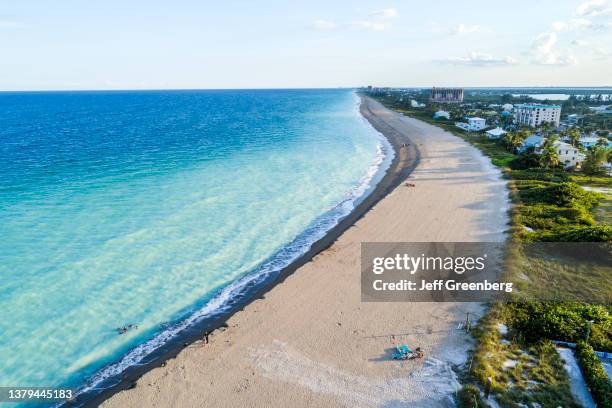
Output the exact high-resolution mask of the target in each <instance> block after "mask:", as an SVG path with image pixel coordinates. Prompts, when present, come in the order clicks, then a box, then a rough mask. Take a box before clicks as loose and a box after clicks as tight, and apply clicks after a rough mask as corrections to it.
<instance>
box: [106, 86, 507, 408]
mask: <svg viewBox="0 0 612 408" xmlns="http://www.w3.org/2000/svg"><path fill="white" fill-rule="evenodd" d="M361 111H362V113H363V114H364V116H365V117H366V118H367V119H368V120H369V121H370V123H372V125H373V126H374V127H375V128H376V129H378V130H379V131H381V132H382V133H384V134H385V135H386V136H387V137H388V138H389V140H390V141H391V142H392V144H393V145H394V146H395V148H396V151H397V153H398V155H397V157H396V160H394V163H393V164H392V167H391V169H390V170H389V172H390V176H392V175H393V176H394V177H395V178H392V177H391V178H390V177H387V178H386V181H385V180H383V182H386V183H388V186H387V187H388V188H389V189H392V191H391V192H390V193H389V194H388V195H385V194H386V193H387V192H388V191H378V192H376V191H375V192H374V193H373V194H382V195H385V196H384V198H382V200H380V201H378V202H376V196H373V198H372V200H374V201H373V202H372V204H374V203H375V204H374V206H373V207H372V208H370V209H369V211H367V212H366V213H365V214H364V215H363V216H362V217H361V218H359V214H356V215H353V217H354V220H355V221H351V224H353V222H354V225H352V227H350V228H348V229H346V230H345V231H344V232H343V233H342V234H341V235H340V236H339V237H338V238H337V240H335V242H333V243H331V246H329V248H327V249H325V250H324V251H322V252H320V253H319V254H318V255H316V256H315V257H314V258H313V259H312V260H311V261H309V262H303V265H301V266H300V267H299V268H297V269H296V270H295V271H294V272H293V273H292V274H290V275H289V276H287V278H286V279H285V280H284V281H283V282H282V283H280V284H278V285H276V286H274V287H273V288H272V289H271V290H269V291H268V292H267V293H266V294H265V295H264V296H263V297H262V298H261V299H258V300H255V301H253V302H252V303H250V304H248V305H247V306H246V307H245V308H244V310H241V311H239V312H237V313H236V314H234V315H233V316H232V317H231V318H230V319H229V320H228V321H227V325H228V327H227V328H225V329H220V330H216V331H215V332H213V333H212V334H211V335H210V338H209V340H210V341H209V344H204V342H202V341H198V342H195V343H193V344H191V345H190V346H188V347H186V348H185V349H184V350H182V351H181V352H180V353H178V355H177V356H176V358H174V359H170V360H168V362H167V364H166V365H165V367H159V368H155V369H152V370H150V371H149V372H147V373H146V374H145V375H144V376H142V378H140V379H139V380H138V381H137V383H136V386H135V388H133V389H130V390H126V391H121V392H119V393H117V394H115V395H113V396H112V397H111V398H110V399H108V400H107V401H105V402H104V404H103V406H105V407H140V406H147V407H148V406H152V407H192V406H211V407H236V406H246V407H286V406H292V407H305V406H309V407H313V406H314V407H330V406H338V407H354V406H363V407H371V406H384V407H391V406H409V407H440V406H446V405H451V402H450V398H451V397H452V395H453V393H454V392H455V390H456V387H457V385H458V384H457V382H456V379H455V375H454V373H453V371H452V366H453V365H456V364H461V363H463V362H464V361H465V358H466V356H467V349H468V348H469V346H470V344H471V340H470V338H469V336H467V335H466V334H465V333H464V331H463V330H461V323H462V322H463V321H464V320H465V316H466V313H467V312H470V313H472V314H478V313H481V312H482V306H481V305H480V304H477V303H362V302H361V301H360V264H359V263H360V244H361V242H367V241H370V242H371V241H382V242H384V241H408V242H410V241H419V242H423V241H502V240H503V239H505V233H504V231H505V230H506V228H507V223H508V218H507V206H508V202H507V191H506V187H505V182H504V181H503V180H502V179H501V174H500V172H499V171H498V170H497V169H496V168H494V167H493V166H492V165H491V164H490V162H489V161H488V159H486V158H484V157H483V156H482V154H481V153H480V152H479V151H478V150H477V149H475V148H473V147H472V146H470V145H469V144H467V143H466V142H464V141H463V140H461V139H459V138H457V137H455V136H453V135H452V134H450V133H448V132H445V131H443V130H441V129H439V128H437V127H434V126H431V125H429V124H426V123H424V122H421V121H418V120H416V119H412V118H407V117H404V116H402V115H400V114H397V113H395V112H391V111H389V110H387V109H386V108H384V107H382V106H381V105H380V104H379V103H377V102H375V101H372V100H370V99H368V98H363V100H362V106H361ZM402 143H408V144H410V146H408V147H399V145H401V144H402ZM415 155H418V160H416V158H415ZM415 164H416V168H414V169H413V167H414V165H415ZM411 171H412V172H411ZM406 178H408V180H409V181H410V183H413V184H414V187H406V186H403V185H401V184H400V185H398V183H399V182H400V181H402V180H404V179H406ZM379 190H380V189H379ZM382 195H381V196H382ZM368 208H369V206H368ZM398 342H406V343H408V344H409V345H411V346H420V347H421V348H422V349H423V350H424V351H425V354H426V358H424V359H421V360H418V361H401V362H398V361H392V360H390V358H389V349H390V348H392V347H393V345H394V344H396V343H398Z"/></svg>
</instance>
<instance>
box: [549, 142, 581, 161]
mask: <svg viewBox="0 0 612 408" xmlns="http://www.w3.org/2000/svg"><path fill="white" fill-rule="evenodd" d="M553 147H554V148H555V151H556V152H557V156H558V157H559V162H560V163H562V164H563V166H564V167H565V168H568V167H580V164H582V162H583V161H584V158H585V155H584V154H582V153H581V152H580V150H578V148H576V147H574V146H572V145H571V144H569V143H565V142H562V141H560V140H557V141H556V142H554V143H553Z"/></svg>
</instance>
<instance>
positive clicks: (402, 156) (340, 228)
mask: <svg viewBox="0 0 612 408" xmlns="http://www.w3.org/2000/svg"><path fill="white" fill-rule="evenodd" d="M359 97H360V106H359V110H360V113H361V115H362V116H363V117H364V118H366V119H367V120H368V122H369V123H370V124H371V125H372V126H373V127H374V129H376V131H378V132H379V133H381V134H382V135H383V137H385V138H386V139H387V141H388V142H389V144H390V145H391V147H392V148H393V150H394V153H395V154H394V157H393V160H392V162H391V164H390V166H389V168H388V169H387V171H386V173H385V175H384V176H383V177H382V179H381V180H380V181H379V182H378V183H377V184H376V186H375V187H374V188H373V189H372V190H371V192H370V194H369V195H368V196H367V197H365V198H364V199H362V200H361V201H360V202H359V203H358V204H357V205H356V206H355V208H354V209H353V211H351V212H350V213H349V214H348V215H347V216H346V217H344V218H343V219H342V220H340V222H339V223H338V224H337V225H336V226H334V227H333V228H331V229H330V230H329V231H328V232H327V233H326V234H325V236H324V237H323V238H321V239H320V240H318V241H317V242H315V243H314V244H313V245H312V247H311V248H310V250H308V251H307V252H306V253H304V254H303V255H301V256H300V257H299V258H298V259H296V260H295V261H294V262H292V263H291V264H290V265H288V266H287V267H285V268H284V269H283V270H281V272H280V274H279V275H278V277H277V278H276V279H272V280H270V281H269V282H265V283H264V284H263V285H261V286H260V287H256V288H251V289H250V290H249V292H248V293H247V294H245V296H243V299H238V300H237V301H236V302H235V303H233V304H232V305H231V310H230V311H228V312H226V313H223V314H220V315H219V316H218V317H216V318H214V319H203V320H202V321H200V322H198V323H196V324H194V325H193V326H190V327H189V328H187V329H185V330H184V331H183V332H181V333H180V334H179V335H177V336H176V337H175V338H173V339H172V340H170V341H169V342H168V343H166V344H165V346H164V347H161V348H160V349H158V350H156V351H154V352H153V353H152V354H151V355H150V359H151V360H152V361H151V362H148V363H144V364H143V365H137V366H131V367H129V368H127V369H126V370H125V371H124V372H123V373H122V375H121V378H120V379H119V378H116V379H114V380H115V381H119V382H118V384H116V385H113V386H110V387H109V388H106V389H104V390H103V391H102V392H100V393H98V394H96V393H95V392H92V391H88V392H85V393H83V394H81V395H79V396H78V397H77V398H76V400H75V402H74V403H75V404H76V405H78V406H85V407H96V406H98V405H100V404H101V403H102V402H103V401H105V400H107V399H109V398H110V397H112V396H113V395H114V394H116V393H118V392H121V391H123V390H126V389H130V388H132V386H133V384H134V382H135V381H137V380H138V379H139V378H141V377H142V376H143V375H144V374H146V373H147V372H149V371H151V370H153V369H154V368H157V367H160V366H162V365H163V364H164V363H165V362H166V361H168V360H169V359H172V358H175V357H176V356H177V355H178V354H179V353H180V352H181V351H182V350H183V349H184V348H185V347H186V346H188V345H190V344H192V343H193V342H195V341H197V340H200V339H201V338H202V336H203V334H204V333H206V332H212V331H213V330H216V329H218V328H220V327H223V326H224V325H225V324H226V322H227V321H228V320H229V319H230V318H231V317H232V316H233V315H234V314H235V313H237V312H239V311H240V310H242V309H244V308H245V307H246V306H247V305H249V304H250V303H252V302H253V301H255V300H257V299H260V298H262V297H263V296H264V295H265V294H266V293H267V292H269V291H270V290H271V289H273V288H274V287H275V286H277V285H279V284H281V283H282V282H283V281H284V280H285V279H286V278H287V277H288V276H290V275H291V274H292V273H293V272H295V271H296V270H297V269H298V268H300V267H301V266H303V265H304V264H306V263H308V262H310V261H311V260H312V259H313V258H314V257H315V256H316V255H317V254H319V253H321V252H322V251H324V250H325V249H327V248H329V247H330V246H331V245H332V244H333V243H334V242H335V241H336V240H337V239H338V237H339V236H340V235H342V234H343V233H344V232H345V231H346V230H348V229H349V228H351V227H352V226H353V225H354V224H355V222H357V221H358V220H359V219H360V218H361V217H363V216H364V215H365V214H366V213H367V212H368V211H369V210H370V209H371V208H372V207H373V206H374V205H376V204H377V203H378V202H379V201H380V200H381V199H383V198H384V197H385V196H386V195H387V194H389V193H390V192H391V191H393V190H394V189H395V187H397V186H398V185H399V184H400V183H401V182H402V181H403V180H404V179H405V178H406V177H408V175H409V174H410V173H411V172H412V170H413V169H414V168H415V167H416V166H417V165H418V163H419V156H420V155H419V151H418V149H417V147H416V145H414V144H413V143H411V141H410V139H409V138H408V137H406V136H405V135H403V134H402V133H400V132H397V131H396V130H395V129H393V128H391V127H390V126H389V125H387V124H386V123H384V121H382V120H380V119H378V118H377V117H376V116H375V115H374V114H373V113H372V112H371V110H370V109H369V106H368V102H369V101H370V100H371V99H370V98H368V97H366V96H363V95H359ZM404 144H407V146H404V147H402V145H404ZM147 360H148V359H147ZM109 380H111V379H109ZM64 405H65V406H72V405H73V404H72V403H65V404H64Z"/></svg>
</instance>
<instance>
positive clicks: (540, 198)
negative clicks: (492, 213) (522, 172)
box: [520, 182, 602, 209]
mask: <svg viewBox="0 0 612 408" xmlns="http://www.w3.org/2000/svg"><path fill="white" fill-rule="evenodd" d="M520 194H521V198H522V199H523V201H524V202H526V203H531V204H535V203H545V204H552V205H558V206H560V207H569V206H584V207H585V208H586V209H591V208H593V207H594V206H595V205H597V203H599V200H600V199H601V198H602V195H601V194H598V193H595V192H592V191H586V190H584V189H583V188H582V187H580V186H579V185H578V184H576V183H571V182H570V183H555V184H552V185H550V186H547V187H535V188H530V189H527V190H522V191H521V192H520Z"/></svg>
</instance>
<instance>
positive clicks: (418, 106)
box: [410, 99, 425, 108]
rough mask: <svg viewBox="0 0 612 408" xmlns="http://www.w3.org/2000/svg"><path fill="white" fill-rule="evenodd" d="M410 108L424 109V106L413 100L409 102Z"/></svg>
mask: <svg viewBox="0 0 612 408" xmlns="http://www.w3.org/2000/svg"><path fill="white" fill-rule="evenodd" d="M410 106H412V107H413V108H424V107H425V104H424V103H418V102H417V101H415V100H414V99H412V100H411V101H410Z"/></svg>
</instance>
